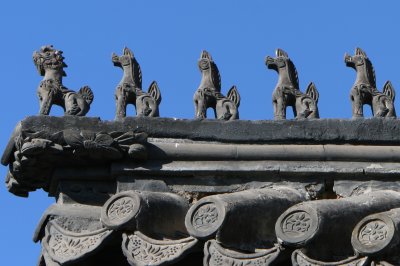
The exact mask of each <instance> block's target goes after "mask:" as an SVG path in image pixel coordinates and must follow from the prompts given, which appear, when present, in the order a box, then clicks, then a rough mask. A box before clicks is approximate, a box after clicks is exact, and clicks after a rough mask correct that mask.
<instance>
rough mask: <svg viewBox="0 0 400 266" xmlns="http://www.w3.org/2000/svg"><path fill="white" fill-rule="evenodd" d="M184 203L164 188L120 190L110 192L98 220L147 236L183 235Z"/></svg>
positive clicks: (186, 205)
mask: <svg viewBox="0 0 400 266" xmlns="http://www.w3.org/2000/svg"><path fill="white" fill-rule="evenodd" d="M188 209H189V205H188V203H187V202H186V201H185V199H183V198H182V197H180V196H178V195H176V194H173V193H166V192H150V191H124V192H120V193H117V194H115V195H114V196H112V197H111V198H110V199H109V200H108V201H107V202H106V203H105V204H104V205H103V208H102V211H101V221H102V223H103V224H104V225H105V227H107V228H110V229H118V230H122V229H125V230H128V231H134V230H137V231H140V232H142V233H143V234H145V235H147V236H149V237H157V236H160V235H162V236H164V237H172V238H173V237H176V236H177V235H184V234H185V233H186V234H187V232H186V228H185V224H184V221H185V215H186V212H187V210H188Z"/></svg>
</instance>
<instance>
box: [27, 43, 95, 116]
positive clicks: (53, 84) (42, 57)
mask: <svg viewBox="0 0 400 266" xmlns="http://www.w3.org/2000/svg"><path fill="white" fill-rule="evenodd" d="M62 54H63V52H62V51H60V50H56V49H54V48H53V46H52V45H47V46H43V47H42V48H41V49H40V51H39V52H37V51H35V52H34V53H33V62H34V64H35V66H36V68H37V70H38V72H39V74H40V75H41V76H43V80H42V81H41V82H40V85H39V88H38V90H37V93H38V96H39V102H40V110H39V114H41V115H48V114H49V113H50V109H51V106H52V105H53V104H55V105H59V106H61V107H62V108H63V109H64V114H65V115H76V116H84V115H85V114H86V113H87V112H88V111H89V109H90V104H91V103H92V101H93V98H94V95H93V92H92V90H91V89H90V88H89V87H88V86H84V87H82V88H81V89H80V90H79V91H78V92H75V91H72V90H69V89H68V88H66V87H64V85H63V84H62V78H63V77H65V76H66V73H65V71H64V68H65V67H67V65H66V64H65V63H64V57H63V55H62Z"/></svg>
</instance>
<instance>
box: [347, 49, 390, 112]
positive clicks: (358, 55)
mask: <svg viewBox="0 0 400 266" xmlns="http://www.w3.org/2000/svg"><path fill="white" fill-rule="evenodd" d="M344 62H345V63H346V66H348V67H351V68H354V69H355V70H356V72H357V77H356V81H355V82H354V85H353V87H352V88H351V91H350V100H351V104H352V110H353V118H359V117H363V116H364V114H363V105H364V104H368V105H370V106H371V108H372V114H373V116H374V117H396V111H395V109H394V98H395V91H394V88H393V86H392V83H391V82H390V81H386V83H385V85H384V86H383V90H382V92H380V91H378V89H377V88H376V79H375V71H374V67H373V66H372V63H371V61H370V60H369V58H368V57H367V54H366V53H365V52H364V51H363V50H361V49H360V48H356V51H355V53H354V56H350V55H348V54H347V53H346V54H345V55H344Z"/></svg>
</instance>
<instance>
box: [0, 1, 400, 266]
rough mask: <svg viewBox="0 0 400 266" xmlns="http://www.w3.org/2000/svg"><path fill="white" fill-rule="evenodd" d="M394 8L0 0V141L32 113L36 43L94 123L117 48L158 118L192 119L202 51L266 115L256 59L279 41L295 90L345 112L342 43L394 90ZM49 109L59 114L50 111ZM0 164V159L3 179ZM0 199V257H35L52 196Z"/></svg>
mask: <svg viewBox="0 0 400 266" xmlns="http://www.w3.org/2000/svg"><path fill="white" fill-rule="evenodd" d="M399 11H400V2H399V1H366V0H363V1H359V0H357V1H350V0H346V1H345V0H341V1H339V0H337V1H317V0H314V1H298V0H293V1H266V0H264V1H261V0H253V1H233V0H232V1H215V0H203V1H175V0H169V1H153V0H147V1H132V0H127V1H117V0H114V1H2V3H1V4H0V25H1V27H0V33H1V36H2V38H1V42H0V48H1V49H0V50H1V52H2V55H1V58H2V60H1V61H0V86H1V88H2V90H1V93H2V98H1V104H0V113H1V114H2V115H1V119H0V124H1V132H0V137H1V141H0V150H4V148H5V145H6V144H7V141H8V138H9V136H10V135H11V132H12V130H13V128H14V127H15V125H16V123H17V122H18V121H19V120H21V119H23V118H24V117H26V116H29V115H35V114H37V112H38V109H39V108H38V100H37V96H36V88H37V86H38V84H39V81H40V80H41V77H40V76H39V75H38V74H37V71H36V69H35V67H34V65H33V62H32V53H33V51H34V50H38V49H39V48H40V47H41V46H42V45H45V44H53V45H54V46H55V47H56V48H58V49H61V50H63V51H64V56H65V58H66V59H65V62H66V63H67V64H68V68H67V69H66V72H67V75H68V76H67V77H66V78H65V79H64V85H65V86H67V87H69V88H70V89H74V90H77V89H79V88H80V87H81V86H83V85H84V84H87V85H89V86H90V87H91V88H92V90H93V91H94V94H95V99H94V102H93V103H92V106H91V110H90V112H89V113H88V115H87V116H95V117H101V119H103V120H111V119H113V118H114V114H115V103H114V91H115V87H116V85H117V83H118V82H119V80H120V78H121V75H122V72H121V70H120V69H117V68H115V67H113V65H112V62H111V53H112V52H116V53H118V54H120V53H121V52H122V49H123V47H124V46H128V47H129V48H131V49H132V50H133V52H134V54H135V56H136V58H137V60H138V61H139V63H140V65H141V68H142V72H143V88H144V89H147V88H148V86H149V84H150V83H151V81H153V80H156V81H157V82H158V85H159V87H160V89H161V93H162V98H163V99H162V103H161V107H160V113H161V116H162V117H176V118H192V117H193V115H194V108H193V102H192V97H193V94H194V92H195V90H196V88H197V86H198V85H199V82H200V73H199V71H198V69H197V60H198V58H199V56H200V52H201V50H203V49H206V50H208V51H209V52H210V53H211V54H212V56H213V58H214V61H215V62H216V63H217V65H218V67H219V70H220V72H221V77H222V92H223V93H226V92H227V90H228V89H229V88H230V87H231V86H232V85H233V84H235V85H236V86H237V88H238V90H239V93H240V95H241V98H242V102H241V106H240V116H241V119H249V120H263V119H272V117H273V112H272V104H271V94H272V91H273V89H274V87H275V84H276V81H277V74H276V73H275V72H273V71H271V70H268V69H267V68H266V66H265V64H264V58H265V56H266V55H274V51H275V49H276V48H283V49H284V50H285V51H286V52H288V54H289V56H290V57H291V58H292V60H293V62H294V63H295V65H296V67H297V70H298V72H299V78H300V87H301V89H302V90H303V91H304V90H305V88H306V86H307V84H308V83H309V82H310V81H313V82H314V83H315V84H316V86H317V89H318V90H319V92H320V100H319V110H320V116H321V118H346V119H348V118H350V117H351V105H350V101H349V90H350V88H351V86H352V84H353V82H354V79H355V72H354V70H352V69H350V68H347V67H346V66H345V64H344V61H343V55H344V53H345V52H348V53H351V54H353V52H354V49H355V47H361V48H363V49H364V50H365V51H366V53H367V54H368V56H369V58H370V59H371V61H372V62H373V64H374V66H375V71H376V77H377V85H378V88H379V89H381V88H382V86H383V84H384V83H385V81H386V80H391V82H392V84H393V85H394V87H395V89H398V91H400V75H399V67H398V63H397V62H399V60H400V51H399V47H400V37H399V25H400V16H399ZM395 105H396V108H397V109H399V104H398V103H396V104H395ZM366 109H367V110H366V114H367V115H368V116H370V111H369V109H368V108H366ZM288 113H291V112H290V111H289V112H288ZM398 113H399V111H398ZM51 114H52V115H58V116H59V115H62V111H61V108H59V107H54V108H53V109H52V112H51ZM133 114H134V110H133V107H130V108H128V115H133ZM291 116H292V115H290V116H289V117H291ZM6 171H7V168H6V167H0V176H1V177H2V178H4V177H5V175H6ZM0 202H1V206H2V207H1V210H2V217H1V219H0V235H1V238H0V248H1V249H0V250H1V254H2V257H1V259H0V261H1V262H0V264H1V265H34V264H35V263H36V261H37V257H38V255H39V251H40V245H38V244H34V243H33V242H32V240H31V239H32V235H33V232H34V228H35V226H36V224H37V222H38V221H39V219H40V216H41V214H42V213H43V212H44V210H45V209H46V208H47V206H48V205H50V204H51V203H52V202H53V199H51V198H48V197H47V194H46V193H45V192H43V191H36V192H33V193H31V194H30V197H29V198H28V199H25V198H18V197H15V196H14V195H12V194H10V193H8V192H7V190H6V188H5V186H4V185H3V186H0Z"/></svg>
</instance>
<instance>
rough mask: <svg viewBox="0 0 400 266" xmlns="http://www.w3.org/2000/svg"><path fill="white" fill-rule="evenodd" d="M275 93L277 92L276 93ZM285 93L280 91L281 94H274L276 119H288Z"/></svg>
mask: <svg viewBox="0 0 400 266" xmlns="http://www.w3.org/2000/svg"><path fill="white" fill-rule="evenodd" d="M274 94H275V93H274ZM284 97H285V96H284V95H283V93H279V95H276V94H275V95H274V96H273V97H272V98H273V105H274V119H275V120H279V119H286V101H285V99H284Z"/></svg>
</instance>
